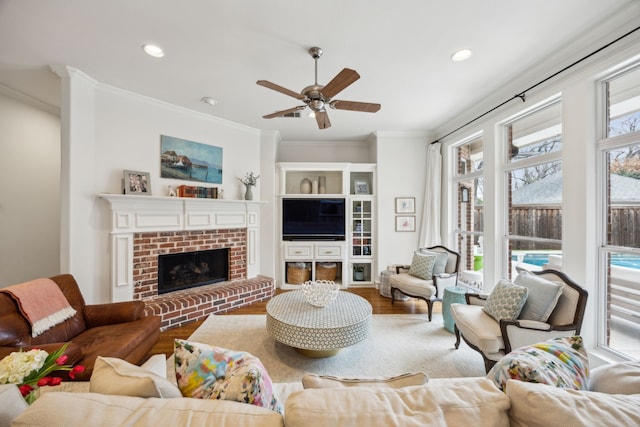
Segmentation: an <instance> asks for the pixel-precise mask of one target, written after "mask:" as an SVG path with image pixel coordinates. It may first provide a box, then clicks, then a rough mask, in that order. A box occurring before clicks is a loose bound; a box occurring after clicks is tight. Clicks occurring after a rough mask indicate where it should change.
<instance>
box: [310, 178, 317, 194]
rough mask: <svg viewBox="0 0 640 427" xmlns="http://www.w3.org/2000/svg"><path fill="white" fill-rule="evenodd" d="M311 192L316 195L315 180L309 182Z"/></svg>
mask: <svg viewBox="0 0 640 427" xmlns="http://www.w3.org/2000/svg"><path fill="white" fill-rule="evenodd" d="M311 192H312V193H313V194H318V181H316V180H315V179H314V180H313V181H312V182H311Z"/></svg>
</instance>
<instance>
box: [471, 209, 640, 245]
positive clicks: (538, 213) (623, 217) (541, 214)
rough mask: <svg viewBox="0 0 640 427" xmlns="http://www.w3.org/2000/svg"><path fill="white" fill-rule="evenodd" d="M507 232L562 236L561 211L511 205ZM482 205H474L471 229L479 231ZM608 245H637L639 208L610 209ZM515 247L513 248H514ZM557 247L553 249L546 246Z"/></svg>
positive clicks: (638, 239) (639, 241)
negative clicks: (510, 221) (509, 225)
mask: <svg viewBox="0 0 640 427" xmlns="http://www.w3.org/2000/svg"><path fill="white" fill-rule="evenodd" d="M511 213H512V215H511V218H512V224H511V227H510V234H512V235H516V236H528V237H542V238H546V239H557V240H560V239H562V211H561V210H560V209H558V208H553V207H548V206H526V207H513V208H511ZM483 221H484V212H483V208H482V206H476V208H475V213H474V229H475V230H482V228H481V224H483V223H484V222H483ZM609 233H610V237H609V242H608V244H610V245H613V246H626V247H631V248H640V207H635V206H622V207H615V208H612V209H611V221H610V229H609ZM516 246H517V247H516ZM512 249H517V250H522V249H545V248H544V247H542V246H541V245H540V243H534V242H514V247H512ZM549 249H557V248H549Z"/></svg>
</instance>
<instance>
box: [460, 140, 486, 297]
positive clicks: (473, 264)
mask: <svg viewBox="0 0 640 427" xmlns="http://www.w3.org/2000/svg"><path fill="white" fill-rule="evenodd" d="M454 150H455V156H454V158H455V162H456V167H455V168H454V170H455V174H454V179H453V182H454V189H455V190H456V191H457V197H454V204H455V207H454V212H456V213H457V215H456V223H457V225H456V228H455V231H454V237H455V241H456V244H457V251H458V252H459V253H460V257H461V259H460V271H462V273H461V274H460V281H462V282H464V283H466V284H467V285H468V286H470V287H473V288H476V289H478V290H481V289H482V233H483V228H484V226H483V179H482V166H483V151H482V138H481V137H480V136H474V137H471V138H468V139H467V140H465V141H462V142H460V143H459V144H458V145H456V146H455V147H454Z"/></svg>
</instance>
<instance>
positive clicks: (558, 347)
mask: <svg viewBox="0 0 640 427" xmlns="http://www.w3.org/2000/svg"><path fill="white" fill-rule="evenodd" d="M487 378H489V379H490V380H492V381H493V382H494V383H496V385H497V386H498V387H499V388H500V389H501V390H502V391H505V390H506V386H507V381H508V380H510V379H516V380H520V381H526V382H532V383H542V384H549V385H553V386H556V387H560V388H569V389H573V390H586V389H587V387H588V380H589V360H588V357H587V351H586V350H585V348H584V344H583V342H582V337H580V336H573V337H563V338H554V339H550V340H547V341H544V342H540V343H538V344H534V345H531V346H527V347H521V348H518V349H516V350H513V351H512V352H510V353H509V354H507V355H506V356H504V357H503V358H502V359H500V360H499V361H498V363H496V364H495V365H494V366H493V368H491V370H490V371H489V373H488V374H487Z"/></svg>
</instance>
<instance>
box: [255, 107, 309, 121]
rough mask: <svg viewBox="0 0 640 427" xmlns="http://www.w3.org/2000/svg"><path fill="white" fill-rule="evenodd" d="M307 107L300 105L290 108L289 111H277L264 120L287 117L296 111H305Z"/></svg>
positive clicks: (264, 117)
mask: <svg viewBox="0 0 640 427" xmlns="http://www.w3.org/2000/svg"><path fill="white" fill-rule="evenodd" d="M305 108H307V106H306V105H298V106H297V107H293V108H289V109H288V110H282V111H276V112H275V113H271V114H267V115H266V116H262V118H263V119H273V118H274V117H281V116H286V115H287V114H289V113H295V112H296V111H300V110H304V109H305Z"/></svg>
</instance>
